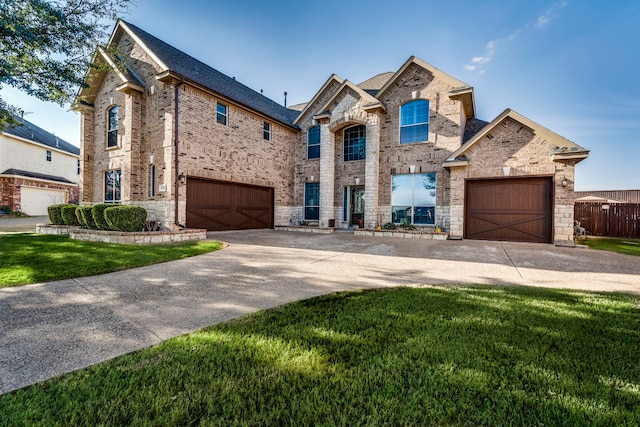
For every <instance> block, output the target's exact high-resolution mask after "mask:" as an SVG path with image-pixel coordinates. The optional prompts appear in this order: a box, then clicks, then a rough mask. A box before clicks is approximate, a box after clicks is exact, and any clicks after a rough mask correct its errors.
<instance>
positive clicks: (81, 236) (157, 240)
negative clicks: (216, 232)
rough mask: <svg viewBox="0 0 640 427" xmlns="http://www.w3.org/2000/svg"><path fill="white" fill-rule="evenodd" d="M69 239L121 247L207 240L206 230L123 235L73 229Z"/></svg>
mask: <svg viewBox="0 0 640 427" xmlns="http://www.w3.org/2000/svg"><path fill="white" fill-rule="evenodd" d="M69 237H70V238H72V239H74V240H82V241H85V242H104V243H116V244H122V245H147V244H169V243H178V242H188V241H194V240H204V239H206V238H207V230H202V229H185V230H180V231H153V232H148V231H146V232H145V231H141V232H139V233H131V232H126V233H125V232H120V231H103V230H85V229H82V228H75V229H70V230H69Z"/></svg>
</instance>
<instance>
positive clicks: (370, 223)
mask: <svg viewBox="0 0 640 427" xmlns="http://www.w3.org/2000/svg"><path fill="white" fill-rule="evenodd" d="M366 128H367V148H366V150H367V151H366V160H365V170H364V185H365V187H364V226H365V228H369V229H373V228H375V227H376V226H378V225H380V224H378V182H379V169H380V156H379V153H380V115H379V113H370V114H368V117H367V125H366Z"/></svg>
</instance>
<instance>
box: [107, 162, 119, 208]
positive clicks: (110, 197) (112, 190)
mask: <svg viewBox="0 0 640 427" xmlns="http://www.w3.org/2000/svg"><path fill="white" fill-rule="evenodd" d="M121 182H122V171H121V170H120V169H114V170H109V171H106V172H105V173H104V202H105V203H119V202H120V200H121V197H122V191H121V189H122V184H121Z"/></svg>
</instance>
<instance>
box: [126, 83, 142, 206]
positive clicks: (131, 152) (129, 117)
mask: <svg viewBox="0 0 640 427" xmlns="http://www.w3.org/2000/svg"><path fill="white" fill-rule="evenodd" d="M141 107H142V105H141V97H140V93H139V92H137V91H130V92H129V93H127V95H126V96H125V101H124V120H123V123H122V124H123V126H122V131H123V135H122V149H123V150H124V154H125V159H126V160H125V161H124V162H123V164H122V202H124V203H125V204H129V202H131V201H138V200H140V198H141V196H142V190H143V186H142V183H143V182H144V180H143V175H142V174H143V169H142V167H141V159H140V153H141V138H140V136H141V125H142V120H141V114H142V108H141Z"/></svg>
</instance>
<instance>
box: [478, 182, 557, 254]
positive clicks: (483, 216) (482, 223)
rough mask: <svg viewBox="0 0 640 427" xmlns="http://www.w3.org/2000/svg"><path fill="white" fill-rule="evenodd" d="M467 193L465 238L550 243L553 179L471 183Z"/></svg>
mask: <svg viewBox="0 0 640 427" xmlns="http://www.w3.org/2000/svg"><path fill="white" fill-rule="evenodd" d="M465 191H466V193H465V194H466V198H465V238H468V239H479V240H508V241H524V242H545V243H547V242H550V240H551V232H552V205H553V203H552V181H551V178H547V177H543V178H507V179H495V180H485V181H473V180H469V181H467V183H466V190H465Z"/></svg>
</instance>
